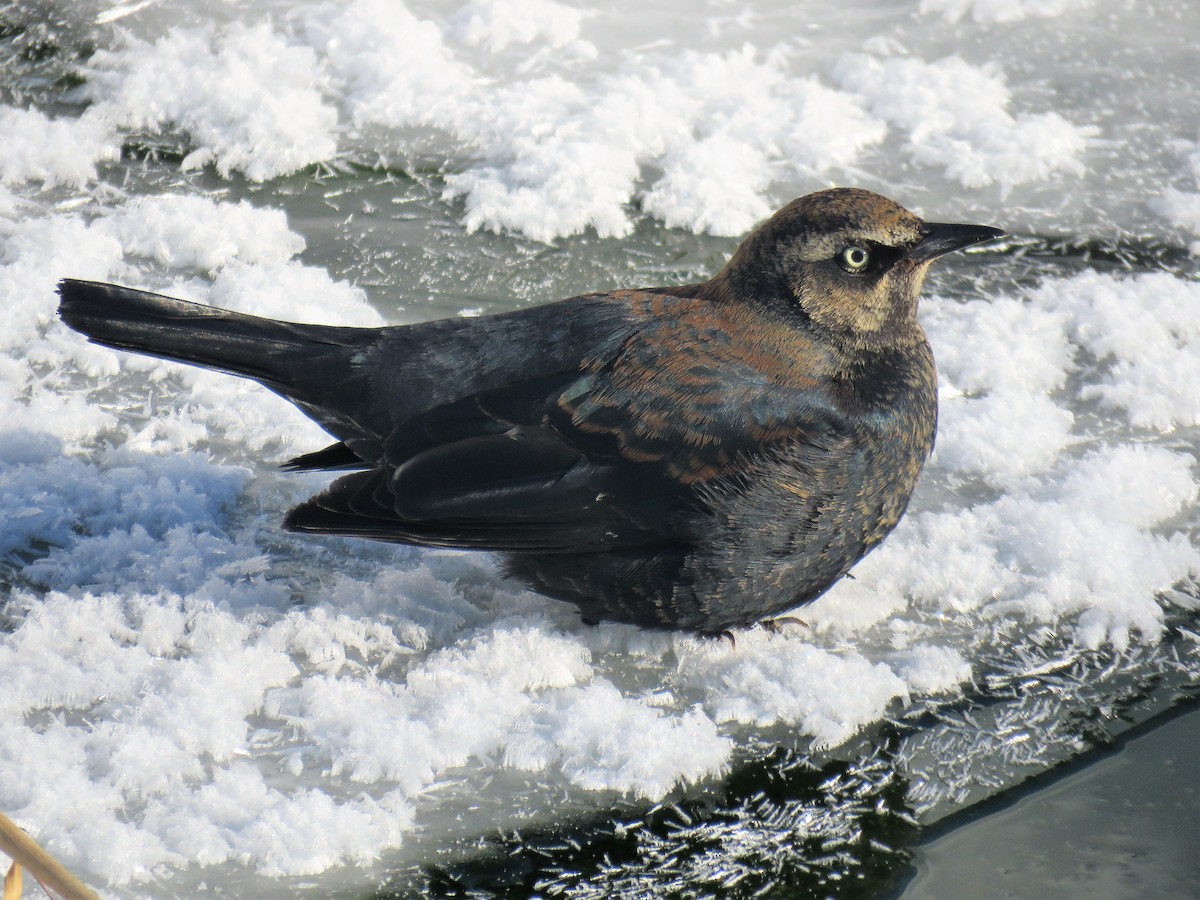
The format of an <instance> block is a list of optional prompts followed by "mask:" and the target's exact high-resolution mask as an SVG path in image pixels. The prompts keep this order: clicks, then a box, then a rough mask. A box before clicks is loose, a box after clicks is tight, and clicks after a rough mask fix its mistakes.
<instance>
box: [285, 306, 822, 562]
mask: <svg viewBox="0 0 1200 900" xmlns="http://www.w3.org/2000/svg"><path fill="white" fill-rule="evenodd" d="M625 299H626V300H627V302H628V310H629V315H628V318H627V320H626V321H627V326H626V327H625V332H624V334H623V335H621V340H619V341H616V340H609V341H607V342H602V343H600V344H599V345H598V346H597V348H596V350H595V352H593V353H591V354H589V355H588V356H587V357H585V358H584V359H583V360H582V361H581V363H580V364H579V365H578V366H576V368H575V369H574V370H573V371H563V372H556V373H552V374H542V375H540V376H538V377H536V378H532V379H526V380H521V381H516V382H513V383H510V384H500V385H497V384H495V383H493V384H491V385H489V386H488V387H487V388H486V389H485V390H481V391H478V392H476V393H474V394H472V395H470V396H467V397H463V398H460V399H457V400H455V401H454V402H452V403H449V404H444V405H442V406H438V407H434V408H432V409H427V410H424V411H422V412H420V413H419V414H417V415H415V416H413V417H410V419H409V420H408V421H406V423H405V424H404V426H403V427H400V428H397V429H396V430H395V431H393V433H392V434H391V435H389V436H388V438H387V440H386V441H385V442H384V444H383V448H382V460H381V463H380V466H379V468H377V469H376V470H373V471H371V472H366V473H362V474H359V475H351V476H347V477H345V478H342V479H340V480H339V481H338V482H336V483H335V484H334V485H333V486H332V487H331V488H330V490H329V491H327V492H325V493H324V494H322V495H320V496H319V497H316V498H314V499H313V500H312V501H310V502H309V503H307V504H304V505H302V506H300V507H298V508H297V509H296V510H294V511H293V513H292V514H291V516H289V519H288V522H287V525H288V527H290V528H293V529H295V530H302V531H320V532H334V533H340V534H355V535H359V536H363V537H373V538H377V539H384V540H393V541H399V542H404V543H415V544H425V545H431V546H453V547H469V548H477V549H492V550H507V551H520V552H537V553H557V552H562V553H586V552H597V551H606V550H615V549H619V548H630V547H642V548H645V547H650V546H668V545H672V544H679V543H683V542H687V541H690V540H691V536H690V535H688V533H687V532H688V529H689V527H691V526H690V525H689V522H690V521H691V519H692V518H693V517H694V514H695V512H696V511H697V509H698V506H699V505H701V504H702V503H703V502H704V500H703V492H702V491H698V490H697V489H698V488H700V487H702V486H704V485H706V484H707V483H710V482H721V483H722V485H723V486H724V489H725V490H728V489H729V485H730V484H732V483H735V482H736V481H737V479H738V477H739V475H740V474H742V473H744V472H746V471H748V470H749V467H750V466H752V465H753V464H754V463H755V461H756V460H760V459H761V458H762V457H763V455H764V454H770V453H774V452H776V451H777V450H778V448H780V447H785V446H792V445H797V444H803V445H811V446H812V447H813V453H812V454H810V455H812V456H813V459H814V462H813V465H814V466H818V465H819V462H818V461H817V460H818V458H819V457H820V456H821V454H820V453H819V452H818V450H819V449H820V448H821V447H823V446H827V445H828V441H826V440H825V438H827V437H828V436H829V435H830V434H833V433H840V429H841V420H840V418H839V416H838V414H837V412H836V410H835V408H834V405H833V402H832V400H831V398H830V395H829V393H828V386H827V384H826V382H827V380H828V379H826V378H825V377H824V376H823V373H822V367H823V366H827V365H830V363H829V361H828V360H827V359H826V358H825V357H823V356H815V355H814V354H815V352H816V350H815V348H813V347H811V345H810V344H808V343H807V342H805V341H804V340H803V338H802V337H800V336H799V335H798V333H797V331H796V329H795V328H794V327H791V325H790V323H787V322H783V321H778V322H777V321H769V320H765V319H762V318H759V317H754V316H746V317H741V318H733V319H731V318H729V317H728V316H727V315H726V314H725V313H724V312H723V311H722V310H720V309H717V308H716V307H715V306H714V304H711V303H708V302H706V301H702V300H697V299H694V298H680V297H674V296H670V295H666V294H657V293H653V292H636V293H629V294H627V295H626V297H625ZM735 315H736V311H735Z"/></svg>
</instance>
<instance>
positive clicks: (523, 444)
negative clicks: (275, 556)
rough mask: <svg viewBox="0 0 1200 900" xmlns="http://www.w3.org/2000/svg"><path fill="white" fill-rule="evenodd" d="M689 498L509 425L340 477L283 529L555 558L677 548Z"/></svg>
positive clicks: (547, 434)
mask: <svg viewBox="0 0 1200 900" xmlns="http://www.w3.org/2000/svg"><path fill="white" fill-rule="evenodd" d="M690 502H691V498H689V497H688V496H687V495H686V493H685V492H684V491H682V490H680V489H679V488H678V487H677V486H675V485H673V484H671V483H670V482H668V481H666V480H665V479H663V478H661V477H660V476H659V475H658V474H657V473H655V472H653V471H651V470H649V469H647V468H646V467H644V466H630V465H628V464H626V463H624V462H621V461H616V462H610V461H604V460H595V459H590V458H588V457H587V456H585V455H583V454H581V453H579V452H578V451H576V450H574V449H572V448H571V447H570V446H568V445H567V444H566V443H564V442H563V441H562V440H561V439H560V438H559V437H558V436H557V435H555V434H554V433H553V432H552V431H550V430H548V429H545V428H538V427H518V428H511V429H509V430H508V431H506V432H504V433H502V434H495V435H479V436H476V437H470V438H464V439H462V440H458V441H454V442H451V443H448V444H443V445H441V446H438V447H435V448H432V449H430V450H426V451H423V452H421V453H419V454H417V455H416V456H414V457H412V458H411V459H409V460H408V461H406V462H405V463H404V464H402V465H401V466H399V467H398V468H396V469H392V468H390V467H387V466H380V467H378V468H375V469H373V470H371V471H369V472H362V473H357V474H354V475H348V476H345V477H343V478H340V479H339V480H338V481H336V482H335V483H334V484H333V485H332V486H331V487H330V488H329V490H327V491H325V492H324V493H323V494H321V495H319V496H317V497H314V498H313V499H312V500H310V501H308V502H307V503H304V504H302V505H301V506H298V507H296V508H295V509H294V510H292V512H291V513H290V514H289V515H288V518H287V521H286V522H285V525H286V527H288V528H290V529H292V530H295V531H314V532H322V533H334V534H346V535H356V536H359V537H370V538H375V539H378V540H390V541H396V542H400V543H410V544H421V545H424V546H434V547H462V548H473V549H488V550H509V551H522V552H539V553H558V552H580V551H589V552H595V551H603V550H612V549H616V548H620V547H645V546H650V545H657V544H665V543H670V542H671V541H673V540H675V535H676V533H677V532H678V530H679V527H680V521H679V520H680V516H681V514H682V513H683V512H684V511H685V510H686V509H687V508H688V505H689V503H690Z"/></svg>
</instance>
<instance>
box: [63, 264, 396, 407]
mask: <svg viewBox="0 0 1200 900" xmlns="http://www.w3.org/2000/svg"><path fill="white" fill-rule="evenodd" d="M58 294H59V297H60V298H61V302H60V303H59V307H58V314H59V316H61V317H62V320H63V321H64V322H66V323H67V324H68V325H70V326H71V327H72V328H74V329H75V330H76V331H79V332H82V333H83V334H85V335H87V336H88V338H89V339H91V340H92V341H93V342H94V343H97V344H103V345H105V346H107V347H115V348H117V349H119V350H132V351H135V352H137V353H144V354H146V355H148V356H158V357H162V358H163V359H171V360H178V361H180V362H187V363H193V364H195V365H199V366H204V367H206V368H209V369H217V370H219V371H222V372H229V373H231V374H234V375H241V376H242V377H244V378H252V379H254V380H255V381H258V382H261V383H262V384H265V385H266V386H267V387H269V388H272V389H273V390H275V391H278V392H279V393H281V394H283V395H285V396H287V397H289V398H291V399H294V400H299V401H301V402H304V401H308V400H311V399H312V397H313V392H314V391H319V390H320V385H321V384H322V383H326V384H327V383H328V379H329V378H330V377H335V378H336V377H338V375H339V374H341V375H344V369H345V368H346V367H347V366H348V365H349V360H350V358H351V357H352V355H353V353H354V351H355V350H356V349H358V348H361V347H362V346H363V345H365V344H366V343H369V342H370V341H371V340H372V339H373V338H374V335H375V332H376V329H369V328H339V327H333V326H328V325H299V324H295V323H292V322H280V321H276V320H275V319H265V318H260V317H258V316H249V315H246V314H244V313H236V312H229V311H228V310H223V309H216V308H214V307H211V306H204V305H202V304H199V303H189V302H187V301H185V300H175V299H173V298H171V297H164V296H163V295H161V294H151V293H148V292H146V291H135V290H132V289H130V288H125V287H120V286H118V285H115V284H104V283H101V282H96V281H77V280H75V279H64V280H63V281H60V282H59V285H58ZM339 370H342V371H339Z"/></svg>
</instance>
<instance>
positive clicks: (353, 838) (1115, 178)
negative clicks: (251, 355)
mask: <svg viewBox="0 0 1200 900" xmlns="http://www.w3.org/2000/svg"><path fill="white" fill-rule="evenodd" d="M1198 37H1200V7H1198V6H1196V4H1194V3H1191V2H1189V0H1174V2H1161V3H1155V4H1154V6H1153V11H1152V13H1147V8H1146V5H1145V4H1144V3H1141V2H1137V0H1124V2H1122V0H1090V2H1089V0H922V2H920V3H909V4H895V3H892V2H886V0H862V2H859V3H856V4H850V5H847V4H838V5H832V6H831V5H830V4H819V3H815V2H788V3H783V2H770V3H765V2H764V3H755V4H738V3H732V2H720V0H708V2H701V3H699V4H696V3H684V2H681V0H664V2H660V3H657V4H647V3H645V2H639V3H636V4H634V3H628V2H623V3H620V4H616V5H613V4H605V5H601V4H596V6H595V8H588V7H584V6H581V5H572V3H569V2H555V0H470V2H467V3H458V2H434V0H425V2H421V0H410V2H407V3H401V2H399V0H397V2H383V0H354V2H346V3H337V2H330V0H321V2H315V3H309V4H296V3H292V2H288V3H284V2H282V0H280V2H271V0H245V2H240V3H226V4H220V5H215V4H209V3H203V2H199V0H187V2H176V3H166V2H154V0H124V2H98V0H82V2H72V3H67V2H63V3H55V2H32V0H31V2H26V3H15V4H11V5H9V6H8V7H5V8H4V9H3V10H0V135H2V136H3V140H2V141H0V305H2V309H3V316H2V321H3V323H4V327H3V328H2V329H0V416H3V422H4V427H3V429H0V513H2V515H3V522H4V526H3V528H2V529H0V550H2V551H3V552H2V555H0V578H2V579H3V591H4V593H3V595H0V810H3V811H4V812H5V813H6V814H8V815H10V816H11V817H13V818H14V819H16V820H17V821H18V822H20V823H21V824H22V825H24V826H25V827H27V828H28V829H29V830H30V831H31V832H32V833H34V834H35V835H36V836H37V837H38V838H39V839H40V840H41V841H42V842H44V843H45V845H46V846H47V847H48V848H50V849H51V850H52V852H54V853H55V854H56V855H57V856H59V857H60V858H61V859H62V860H63V861H64V862H66V863H67V864H68V865H69V866H70V867H72V868H73V869H74V870H75V871H77V872H78V874H80V875H81V876H82V877H84V878H85V879H86V880H88V881H90V882H92V883H93V884H95V885H97V886H98V887H100V888H101V889H102V890H104V891H105V892H108V893H111V894H113V895H115V896H172V895H177V896H194V895H195V894H196V893H197V892H200V891H205V892H208V893H213V894H221V893H224V894H226V895H228V896H260V897H266V896H273V895H274V896H294V895H297V894H304V893H305V892H307V893H309V894H311V895H312V896H327V895H329V894H330V893H331V892H333V891H337V892H339V893H340V894H342V895H345V896H356V895H361V894H363V893H365V892H367V891H369V890H371V889H372V888H373V887H375V886H378V885H380V884H384V883H388V882H391V883H393V884H394V885H395V886H396V889H397V890H402V889H404V888H405V887H406V886H410V885H412V884H421V883H425V882H424V880H425V879H427V878H430V877H433V878H434V879H435V883H436V884H441V883H442V882H439V881H437V879H450V881H447V882H446V884H449V883H452V881H453V879H455V878H457V879H460V880H462V879H466V880H468V881H469V880H470V879H475V882H476V883H478V884H480V885H483V886H485V887H486V886H487V885H497V884H502V883H526V884H528V885H530V886H532V885H535V884H536V885H539V886H540V888H541V889H542V890H545V891H549V892H553V891H555V890H561V891H566V892H571V893H573V894H575V895H577V896H605V895H606V894H607V893H609V892H612V891H613V890H616V889H621V890H624V891H626V892H628V893H631V894H632V893H637V892H646V891H648V892H653V891H655V890H661V889H662V888H663V887H664V886H670V885H674V886H676V887H684V886H688V887H691V888H694V889H707V890H716V889H718V888H721V889H723V890H732V889H739V890H743V891H747V892H749V891H750V890H752V889H756V888H759V887H763V886H767V885H770V884H772V883H775V884H790V885H797V884H805V885H811V884H818V885H821V886H822V888H821V889H822V890H824V891H832V890H835V889H837V888H838V885H840V884H846V883H850V882H854V881H858V882H864V881H867V880H870V879H872V878H877V877H883V875H881V873H883V874H886V872H887V871H888V870H889V867H890V868H894V867H895V865H896V864H897V860H898V859H900V854H899V852H898V851H897V850H896V846H897V845H898V844H899V843H902V842H903V834H904V832H905V829H911V827H912V823H914V822H929V821H932V820H934V819H936V818H939V817H941V816H944V815H946V814H947V813H949V812H951V811H953V810H955V809H959V808H962V807H964V806H967V805H969V804H971V803H973V802H975V801H977V800H979V799H981V798H983V797H985V796H988V795H989V794H991V793H994V792H995V791H997V790H1000V789H1002V788H1004V787H1006V786H1009V785H1011V784H1013V783H1015V782H1017V781H1019V780H1021V779H1022V778H1024V777H1026V776H1027V775H1029V774H1032V773H1035V772H1038V771H1042V770H1044V769H1045V768H1047V767H1048V766H1051V765H1053V764H1055V763H1057V762H1059V761H1061V760H1063V759H1068V758H1070V757H1071V756H1073V755H1075V754H1077V753H1079V752H1080V751H1081V750H1082V749H1084V748H1085V747H1086V746H1088V745H1089V743H1090V742H1093V741H1095V740H1099V739H1103V738H1104V735H1105V734H1106V733H1108V732H1110V731H1112V730H1113V729H1114V728H1116V727H1118V726H1117V725H1116V724H1115V723H1116V722H1117V721H1118V720H1119V719H1120V717H1132V718H1137V717H1139V716H1142V715H1146V714H1148V712H1150V711H1152V710H1153V709H1156V708H1159V707H1161V706H1162V705H1163V704H1165V703H1168V702H1170V701H1171V699H1172V698H1174V697H1175V696H1176V695H1178V694H1180V693H1183V692H1188V691H1190V690H1192V689H1193V688H1194V686H1195V685H1196V684H1197V683H1200V647H1198V644H1200V621H1198V619H1200V617H1198V616H1197V613H1196V607H1197V604H1198V603H1200V600H1198V597H1197V585H1196V578H1197V577H1198V576H1200V550H1198V549H1197V530H1198V526H1200V505H1198V498H1197V492H1198V487H1200V485H1198V481H1197V478H1198V475H1200V470H1198V469H1197V462H1196V458H1195V454H1196V450H1197V439H1198V436H1200V391H1198V390H1197V387H1196V386H1197V385H1198V384H1200V279H1198V277H1197V274H1198V267H1197V264H1196V256H1195V255H1194V254H1196V253H1200V93H1198V92H1197V91H1196V90H1195V78H1196V64H1195V43H1196V39H1197V38H1198ZM831 184H855V185H860V186H863V187H868V188H871V189H874V190H878V191H880V192H882V193H885V194H887V195H889V196H891V197H893V198H895V199H896V200H898V201H900V202H902V203H904V204H905V205H908V206H910V207H912V208H914V209H916V210H918V211H919V212H921V213H923V214H925V215H927V216H929V217H930V218H933V219H937V220H943V221H945V220H950V221H974V222H979V223H981V224H989V225H996V226H1001V227H1004V228H1006V229H1008V230H1010V231H1012V232H1013V233H1014V235H1016V237H1014V239H1013V240H1012V241H1011V242H1009V243H1008V244H1007V245H1006V246H1004V247H1000V248H994V249H987V250H984V251H981V252H976V253H970V254H960V255H959V258H957V259H950V260H947V261H945V262H944V263H942V264H939V265H940V266H941V268H940V270H939V272H938V273H937V275H936V277H934V278H933V279H931V282H930V286H929V288H928V289H927V296H926V298H925V301H924V305H923V313H922V315H923V320H924V321H925V323H926V326H927V329H928V331H929V334H930V339H931V341H932V343H933V345H934V349H935V353H936V355H937V358H938V362H939V367H940V373H941V401H942V406H941V424H940V429H939V436H938V447H937V451H936V455H935V458H934V460H933V462H932V464H931V465H930V467H929V469H928V470H927V474H926V477H925V479H924V481H923V483H922V485H921V487H920V489H919V491H918V496H917V497H916V499H915V500H914V503H913V506H912V509H911V511H910V513H909V515H908V517H907V518H906V519H905V520H904V521H903V522H902V523H901V525H900V527H899V528H898V529H897V530H896V532H895V533H894V534H893V536H892V537H891V538H889V540H888V541H887V542H886V543H885V544H884V546H883V547H882V548H880V549H879V550H878V551H876V552H875V553H874V554H873V555H872V556H870V557H869V558H868V559H867V560H865V561H864V562H863V563H862V564H861V565H860V566H859V567H858V568H857V569H856V570H855V572H854V575H855V579H854V580H853V581H845V582H843V583H841V584H839V585H838V586H837V587H836V588H835V589H834V590H832V591H830V592H829V593H828V594H827V595H826V596H825V597H823V598H822V599H821V600H820V601H818V602H817V603H816V604H815V605H813V606H812V607H810V608H808V609H806V610H805V611H804V613H803V618H804V621H805V622H806V623H807V626H806V627H797V628H795V629H792V630H790V631H788V632H786V633H783V634H776V635H769V634H766V633H763V632H758V631H753V632H748V633H746V634H744V635H740V636H739V638H738V640H737V644H736V646H734V647H731V646H730V645H729V644H728V643H726V642H708V641H700V640H695V639H693V638H690V637H680V636H667V635H659V634H647V633H642V632H638V631H635V630H631V629H627V628H621V627H614V626H606V627H601V628H585V627H583V626H582V625H581V624H580V623H579V622H578V620H577V618H576V617H575V615H574V613H573V612H572V611H571V609H570V608H569V607H566V606H564V605H561V604H556V603H554V602H552V601H548V600H545V599H543V598H540V597H538V596H536V595H533V594H530V593H528V592H523V591H521V590H519V589H517V588H516V587H515V586H514V585H512V584H509V583H506V582H504V581H502V580H500V579H499V578H498V577H497V575H496V574H495V572H494V570H493V568H492V565H491V562H490V561H489V559H488V558H487V557H484V556H473V555H467V554H458V553H449V552H419V551H416V550H412V549H408V548H395V547H387V546H382V545H375V544H369V543H360V542H352V541H342V540H336V539H327V540H320V539H312V538H299V537H296V536H291V535H286V534H284V533H282V532H281V531H280V530H279V529H278V527H277V526H278V522H279V521H280V519H281V518H282V515H283V513H284V511H285V510H286V509H287V508H288V506H289V505H291V504H292V503H294V502H296V501H298V500H299V499H301V498H303V497H305V496H307V495H308V494H310V493H312V492H314V491H315V490H317V489H319V487H320V486H321V485H322V484H323V483H324V482H325V480H326V478H325V477H324V476H295V475H284V474H282V473H279V472H278V471H276V469H275V468H274V466H275V464H276V463H278V462H280V461H282V460H284V459H286V458H288V457H289V456H291V455H295V454H297V453H302V452H306V451H309V450H312V449H315V448H317V447H319V446H321V445H322V443H321V442H322V437H323V436H322V434H321V433H320V432H319V430H318V429H317V428H316V427H315V426H313V425H312V424H311V423H309V422H308V420H306V419H305V418H303V417H302V416H301V415H300V414H299V413H297V412H296V411H295V410H294V409H293V408H292V407H291V406H290V405H288V404H287V403H285V402H284V401H282V400H279V399H278V398H276V397H274V396H273V395H271V394H269V393H268V392H266V391H265V390H262V389H260V388H257V387H255V386H253V385H249V384H246V383H243V382H239V381H237V380H235V379H231V378H228V377H225V376H220V375H215V374H211V373H204V372H199V371H196V370H192V369H186V368H182V367H177V366H173V365H167V364H163V363H159V362H156V361H154V360H149V359H146V358H141V357H131V356H125V355H121V354H117V353H113V352H110V351H107V350H104V349H100V348H96V347H93V346H91V345H88V344H86V343H85V342H84V341H83V340H82V339H80V338H79V337H78V336H77V335H75V334H73V333H71V332H69V331H68V330H67V329H65V328H64V327H63V326H62V325H61V324H59V323H58V321H57V319H56V318H55V315H54V309H55V300H56V298H55V296H54V293H53V286H54V283H55V281H56V280H57V279H58V278H60V277H63V276H72V277H80V278H97V279H105V280H114V281H119V282H122V283H125V284H129V285H133V286H138V287H145V288H149V289H154V290H163V291H167V292H171V293H175V294H178V295H181V296H185V297H190V298H193V299H198V300H202V301H206V302H211V303H215V304H218V305H221V306H228V307H231V308H236V309H241V310H245V311H249V312H256V313H262V314H267V315H273V316H279V317H284V318H291V319H296V320H301V321H314V322H324V323H340V324H382V323H384V322H404V321H416V320H420V319H426V318H434V317H439V316H447V315H460V314H461V315H475V314H479V313H481V312H492V311H497V310H500V309H505V308H511V307H514V306H518V305H526V304H531V303H537V302H542V301H546V300H551V299H557V298H559V297H563V296H569V295H571V294H574V293H581V292H583V291H586V290H591V289H601V288H608V287H617V286H636V285H639V284H662V283H682V282H685V281H693V280H697V279H700V278H703V277H705V276H706V275H707V274H709V273H711V272H712V271H714V270H715V269H716V268H718V267H719V266H720V265H721V264H722V262H723V261H724V259H725V258H726V257H727V255H728V253H729V252H731V250H732V248H733V247H734V246H735V245H736V238H737V236H739V235H741V234H743V233H744V232H745V231H746V230H747V229H749V228H750V227H751V226H752V225H753V224H754V223H755V221H757V220H758V219H760V218H762V217H764V216H765V215H767V214H769V213H770V212H771V211H772V210H773V209H774V208H776V207H777V206H779V205H781V204H782V203H784V202H786V201H787V200H788V199H790V198H792V197H793V196H797V195H799V194H802V193H806V192H808V191H811V190H814V189H818V188H821V187H825V186H829V185H831ZM664 804H665V805H664ZM514 829H515V830H516V831H514ZM498 830H499V832H498ZM497 833H501V834H502V835H503V836H502V838H500V839H496V838H495V836H496V835H497ZM530 835H535V836H536V837H534V838H531V837H530ZM581 847H582V848H583V849H580V848H581ZM497 858H499V859H515V860H518V861H519V863H520V864H519V865H516V864H513V865H510V866H509V867H508V868H505V865H502V864H500V863H494V862H490V861H489V860H493V861H494V860H495V859H497ZM434 864H436V865H437V866H439V867H441V868H439V869H436V870H434V869H432V868H431V866H433V865H434ZM514 866H515V868H514ZM431 872H432V873H433V874H432V875H431V874H430V873H431ZM506 879H507V881H506ZM522 880H524V881H522Z"/></svg>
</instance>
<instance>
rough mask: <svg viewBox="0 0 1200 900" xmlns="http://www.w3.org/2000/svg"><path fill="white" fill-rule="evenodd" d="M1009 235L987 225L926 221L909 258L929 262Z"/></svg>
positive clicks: (909, 253) (909, 252) (910, 251)
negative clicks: (942, 223)
mask: <svg viewBox="0 0 1200 900" xmlns="http://www.w3.org/2000/svg"><path fill="white" fill-rule="evenodd" d="M1007 236H1008V232H1007V231H1001V230H1000V229H999V228H990V227H988V226H987V225H939V224H937V223H936V222H926V223H925V224H924V226H922V228H921V239H920V240H919V241H917V243H916V245H915V246H914V247H913V248H912V249H911V250H909V251H908V258H909V259H911V260H913V261H914V262H929V261H930V260H934V259H937V258H938V257H939V256H945V255H946V254H947V253H952V252H953V251H955V250H962V249H963V248H964V247H973V246H975V245H976V244H982V243H983V242H984V241H994V240H996V238H1002V237H1007Z"/></svg>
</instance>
